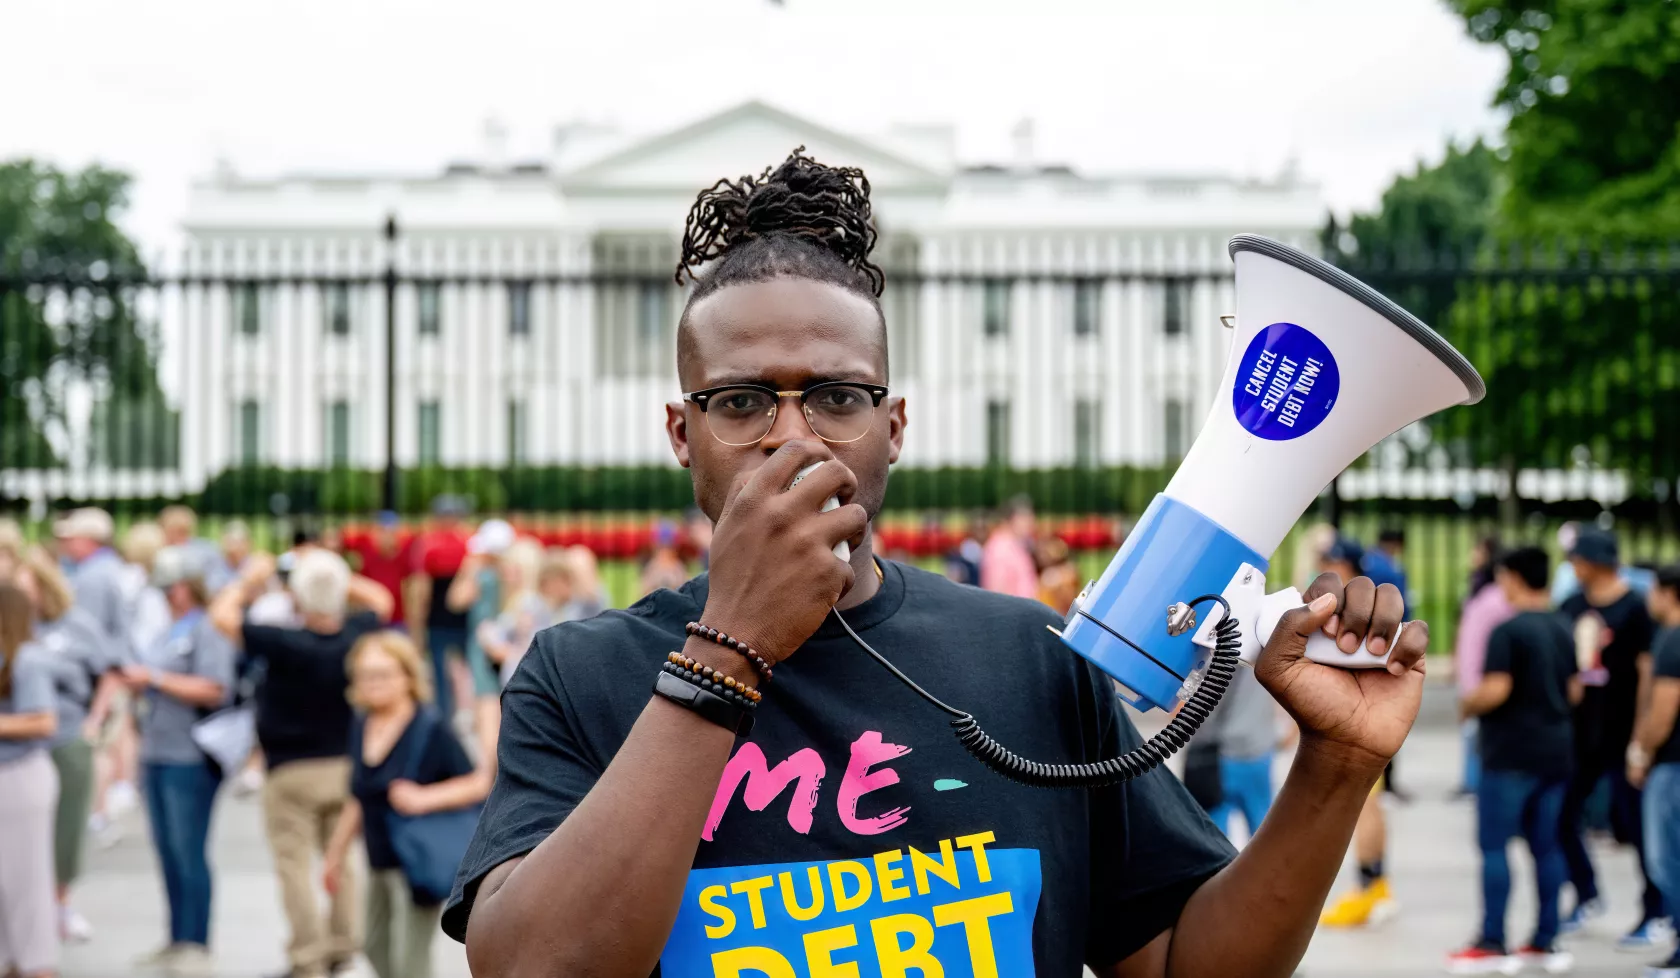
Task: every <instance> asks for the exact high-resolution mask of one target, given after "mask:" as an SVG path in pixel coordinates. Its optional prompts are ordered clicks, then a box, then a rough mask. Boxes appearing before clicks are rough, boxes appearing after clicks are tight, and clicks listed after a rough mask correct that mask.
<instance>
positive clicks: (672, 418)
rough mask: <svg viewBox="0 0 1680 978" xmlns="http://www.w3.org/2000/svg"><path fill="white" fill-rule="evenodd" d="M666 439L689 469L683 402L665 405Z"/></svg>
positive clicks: (683, 465) (685, 412)
mask: <svg viewBox="0 0 1680 978" xmlns="http://www.w3.org/2000/svg"><path fill="white" fill-rule="evenodd" d="M665 437H667V438H669V439H671V453H672V454H673V455H675V456H676V457H677V464H678V465H680V466H682V467H683V468H685V469H686V468H688V412H687V411H686V410H684V404H683V402H682V401H670V402H668V403H667V404H666V405H665ZM894 454H895V456H896V454H897V452H896V450H895V452H894Z"/></svg>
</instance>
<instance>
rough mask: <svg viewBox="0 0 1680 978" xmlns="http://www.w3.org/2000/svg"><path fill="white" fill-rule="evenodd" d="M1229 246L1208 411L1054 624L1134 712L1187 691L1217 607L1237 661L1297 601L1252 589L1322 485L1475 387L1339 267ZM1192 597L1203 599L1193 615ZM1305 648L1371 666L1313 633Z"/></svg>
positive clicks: (1480, 388) (1409, 321) (1207, 651)
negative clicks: (1232, 282) (1231, 318)
mask: <svg viewBox="0 0 1680 978" xmlns="http://www.w3.org/2000/svg"><path fill="white" fill-rule="evenodd" d="M1230 254H1231V259H1232V261H1234V262H1235V263H1236V298H1237V312H1236V322H1235V325H1234V328H1233V329H1232V337H1231V353H1230V356H1229V358H1228V359H1227V361H1226V365H1225V374H1224V377H1223V379H1222V380H1221V381H1220V385H1219V390H1218V394H1217V396H1216V397H1215V398H1214V402H1213V407H1212V409H1211V410H1209V412H1208V416H1207V420H1206V422H1204V423H1203V425H1202V430H1201V432H1200V434H1198V435H1197V436H1196V441H1195V443H1194V444H1193V445H1192V446H1191V447H1190V451H1189V452H1188V453H1187V454H1186V455H1185V457H1184V461H1183V463H1182V464H1180V466H1179V468H1178V471H1177V472H1176V473H1174V475H1173V477H1172V480H1171V481H1170V482H1168V483H1167V487H1166V489H1165V490H1163V491H1162V492H1161V493H1160V494H1159V495H1157V496H1156V497H1155V498H1154V500H1153V501H1152V502H1151V503H1150V504H1149V508H1148V509H1147V510H1145V511H1144V513H1143V516H1142V517H1141V518H1140V519H1139V521H1138V523H1137V526H1136V527H1135V528H1134V529H1133V530H1132V532H1131V534H1130V535H1128V536H1127V538H1126V542H1125V545H1124V546H1122V547H1121V548H1120V552H1119V553H1117V554H1115V556H1114V559H1113V560H1112V561H1111V562H1110V563H1109V565H1108V568H1107V570H1105V571H1104V572H1103V575H1102V577H1101V578H1099V579H1098V580H1097V581H1096V582H1095V583H1094V584H1093V585H1090V586H1088V587H1087V588H1086V590H1085V592H1084V593H1082V594H1081V595H1080V596H1079V598H1078V599H1076V600H1075V601H1074V604H1073V607H1072V609H1071V610H1070V612H1069V615H1068V620H1067V622H1066V626H1065V628H1064V629H1063V630H1062V632H1061V636H1062V640H1063V641H1064V642H1066V643H1067V644H1068V645H1069V646H1070V647H1072V648H1073V649H1074V651H1076V652H1078V653H1079V654H1080V655H1082V656H1084V657H1085V658H1087V659H1090V660H1091V661H1092V662H1094V663H1095V664H1096V665H1097V666H1098V667H1099V668H1101V669H1102V670H1103V671H1104V672H1106V673H1107V674H1108V675H1110V676H1112V677H1113V678H1114V679H1115V681H1116V682H1117V683H1119V685H1120V686H1121V688H1122V696H1123V697H1124V698H1125V699H1127V700H1128V701H1129V702H1130V703H1132V705H1134V706H1136V707H1138V708H1139V709H1150V708H1160V709H1166V710H1170V709H1173V708H1174V707H1176V706H1177V705H1178V704H1179V703H1181V702H1182V701H1183V700H1184V699H1186V698H1187V697H1188V696H1189V695H1190V694H1191V693H1192V692H1194V690H1195V689H1196V687H1197V686H1198V685H1199V681H1200V678H1201V676H1202V674H1203V672H1204V671H1205V670H1206V669H1207V667H1208V663H1209V661H1210V657H1211V651H1212V649H1213V646H1214V644H1215V634H1214V633H1215V629H1216V628H1217V626H1218V625H1219V623H1220V622H1221V621H1222V620H1223V618H1224V617H1225V615H1226V614H1229V615H1230V616H1232V617H1234V618H1235V619H1236V621H1237V622H1238V623H1240V624H1241V626H1242V635H1243V648H1242V657H1243V659H1244V660H1246V661H1248V662H1250V663H1252V662H1253V658H1254V656H1255V654H1257V653H1258V651H1259V649H1260V647H1261V646H1262V645H1263V644H1264V643H1265V641H1266V640H1267V639H1269V638H1270V636H1271V632H1272V629H1273V628H1274V627H1275V626H1276V624H1277V620H1278V618H1279V617H1281V616H1282V614H1283V613H1284V612H1285V611H1287V610H1289V609H1290V608H1293V607H1298V606H1299V605H1300V603H1301V596H1300V593H1299V592H1298V591H1296V590H1295V589H1293V588H1286V589H1284V590H1282V591H1279V592H1277V593H1275V594H1271V595H1267V594H1266V593H1265V573H1266V567H1267V559H1268V557H1269V556H1270V555H1271V554H1272V552H1273V551H1275V550H1276V549H1277V547H1278V545H1279V544H1280V543H1282V542H1283V538H1284V536H1285V535H1286V534H1288V532H1289V529H1290V527H1292V526H1294V525H1295V522H1296V521H1297V520H1299V519H1300V517H1301V515H1302V514H1303V513H1305V512H1306V510H1307V507H1308V506H1310V505H1311V504H1312V501H1313V500H1314V499H1315V498H1316V497H1317V496H1318V494H1319V492H1320V491H1321V490H1322V489H1323V488H1324V486H1325V485H1326V484H1328V483H1329V482H1330V480H1331V479H1333V478H1335V477H1336V475H1337V474H1338V473H1340V472H1341V471H1342V470H1343V469H1345V468H1347V466H1348V465H1350V464H1352V463H1353V461H1354V460H1355V459H1357V458H1359V456H1361V455H1363V454H1364V453H1365V452H1366V451H1368V450H1370V448H1371V447H1372V446H1374V445H1375V444H1376V443H1377V442H1379V441H1381V440H1382V439H1383V438H1384V437H1386V436H1388V435H1389V434H1391V433H1393V432H1395V431H1398V430H1399V429H1401V428H1403V427H1405V426H1406V425H1408V424H1411V423H1412V422H1414V421H1417V420H1418V419H1420V418H1423V417H1426V416H1428V415H1430V414H1433V413H1435V412H1436V411H1440V410H1442V409H1444V408H1447V407H1451V406H1452V405H1454V404H1474V403H1476V402H1477V401H1479V400H1481V399H1482V397H1483V395H1484V394H1486V393H1487V388H1486V387H1485V386H1484V385H1483V383H1482V378H1481V377H1480V376H1479V375H1478V374H1477V373H1476V369H1475V368H1474V367H1472V366H1471V365H1470V362H1469V361H1468V360H1466V359H1465V358H1464V356H1463V355H1462V354H1460V353H1459V352H1458V351H1457V350H1455V349H1453V347H1452V345H1451V344H1449V343H1448V342H1447V341H1446V340H1444V339H1442V338H1441V336H1440V335H1439V334H1437V333H1436V332H1435V331H1434V330H1432V329H1430V328H1429V327H1428V326H1426V325H1424V324H1423V323H1422V322H1421V321H1419V320H1418V319H1417V317H1415V316H1413V315H1412V314H1411V313H1408V312H1407V311H1405V310H1404V309H1402V308H1400V307H1399V306H1397V305H1395V304H1394V303H1393V302H1391V301H1389V300H1388V299H1386V298H1384V297H1383V296H1382V295H1380V294H1378V293H1377V292H1376V291H1375V290H1374V289H1372V288H1371V287H1370V286H1368V285H1366V284H1365V283H1363V282H1360V281H1359V280H1357V279H1355V278H1353V277H1352V276H1350V275H1348V274H1347V273H1345V272H1343V271H1341V270H1340V269H1337V268H1335V267H1333V266H1331V265H1329V264H1326V263H1325V262H1323V261H1320V260H1319V259H1317V258H1314V257H1312V256H1311V255H1308V254H1305V253H1304V252H1301V251H1297V250H1296V249H1294V248H1291V247H1289V246H1287V245H1284V244H1281V243H1279V242H1277V241H1273V240H1271V239H1269V238H1263V237H1259V236H1257V235H1251V234H1239V235H1237V236H1236V237H1234V238H1232V239H1231V243H1230ZM1202 598H1213V601H1214V602H1215V603H1209V602H1203V604H1204V605H1205V607H1203V608H1202V611H1203V613H1204V615H1205V620H1203V621H1201V622H1197V621H1196V615H1197V611H1198V607H1197V606H1196V602H1197V601H1198V600H1200V599H1202ZM1221 606H1223V607H1221ZM1307 656H1308V657H1309V658H1311V659H1313V660H1314V661H1318V662H1325V663H1328V664H1333V665H1340V666H1352V667H1371V666H1380V665H1384V664H1386V655H1385V656H1382V657H1378V656H1373V655H1371V654H1370V653H1369V652H1368V651H1366V650H1365V649H1363V648H1361V649H1360V651H1359V652H1358V653H1355V654H1354V655H1352V656H1349V655H1346V654H1344V653H1342V652H1340V651H1339V650H1337V649H1336V646H1335V642H1334V641H1332V640H1331V639H1330V638H1328V637H1327V636H1323V635H1317V636H1314V637H1313V638H1312V639H1310V640H1309V641H1308V643H1307Z"/></svg>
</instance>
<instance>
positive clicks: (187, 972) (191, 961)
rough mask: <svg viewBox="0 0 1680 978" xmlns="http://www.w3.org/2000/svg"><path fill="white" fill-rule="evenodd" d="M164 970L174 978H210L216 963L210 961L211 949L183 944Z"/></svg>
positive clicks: (200, 945) (198, 945) (199, 945)
mask: <svg viewBox="0 0 1680 978" xmlns="http://www.w3.org/2000/svg"><path fill="white" fill-rule="evenodd" d="M164 968H165V969H166V970H167V971H168V972H169V974H170V975H172V976H174V978H210V974H211V972H212V971H213V970H214V969H215V962H214V961H212V960H211V959H210V949H209V948H207V947H205V946H204V945H202V944H182V945H180V947H179V950H177V951H176V952H175V953H174V954H173V955H172V956H171V957H170V958H169V961H168V963H166V964H165V965H164Z"/></svg>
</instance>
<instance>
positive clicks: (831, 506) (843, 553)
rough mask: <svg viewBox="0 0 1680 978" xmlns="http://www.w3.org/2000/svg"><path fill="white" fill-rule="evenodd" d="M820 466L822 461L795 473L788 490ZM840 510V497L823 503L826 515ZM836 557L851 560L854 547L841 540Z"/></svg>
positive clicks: (835, 549) (833, 497)
mask: <svg viewBox="0 0 1680 978" xmlns="http://www.w3.org/2000/svg"><path fill="white" fill-rule="evenodd" d="M820 465H822V460H821V459H818V460H817V461H815V462H812V463H811V464H810V465H807V466H805V467H804V468H802V469H800V470H799V471H798V472H796V473H794V476H793V481H792V482H790V483H788V488H789V489H792V488H793V487H794V486H797V485H799V483H800V482H801V481H803V480H804V478H805V477H806V476H808V475H810V474H811V473H812V472H815V471H816V470H817V467H818V466H820ZM839 508H840V497H839V496H830V497H828V502H826V503H823V507H822V511H823V512H824V513H826V512H829V511H830V510H836V509H839ZM834 556H836V557H839V558H840V559H841V560H851V559H852V545H851V544H849V543H847V542H846V541H844V540H841V541H840V542H839V543H837V544H835V545H834Z"/></svg>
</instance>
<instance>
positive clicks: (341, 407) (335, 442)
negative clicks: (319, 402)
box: [326, 401, 350, 468]
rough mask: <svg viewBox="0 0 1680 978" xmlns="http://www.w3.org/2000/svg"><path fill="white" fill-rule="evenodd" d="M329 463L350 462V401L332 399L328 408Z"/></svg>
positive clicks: (332, 465) (336, 464) (345, 463)
mask: <svg viewBox="0 0 1680 978" xmlns="http://www.w3.org/2000/svg"><path fill="white" fill-rule="evenodd" d="M326 416H327V424H326V428H327V431H326V443H327V465H329V466H331V467H334V468H337V467H342V466H346V465H349V464H350V402H349V401H332V402H330V403H329V404H328V405H327V410H326Z"/></svg>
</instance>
